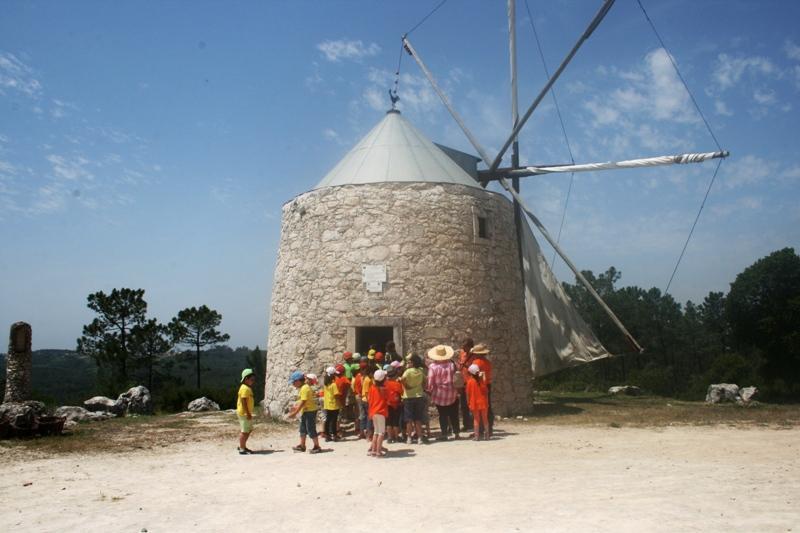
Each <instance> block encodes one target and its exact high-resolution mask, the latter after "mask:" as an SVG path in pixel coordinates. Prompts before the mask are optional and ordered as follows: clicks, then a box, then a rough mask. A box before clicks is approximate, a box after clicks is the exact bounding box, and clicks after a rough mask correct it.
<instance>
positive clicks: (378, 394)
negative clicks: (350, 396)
mask: <svg viewBox="0 0 800 533" xmlns="http://www.w3.org/2000/svg"><path fill="white" fill-rule="evenodd" d="M385 381H386V372H385V371H383V370H376V371H375V374H373V382H372V386H370V388H369V397H368V398H369V399H368V404H369V418H370V420H372V426H373V428H374V432H373V433H372V444H371V445H370V447H369V451H368V452H367V455H372V456H374V457H382V456H384V455H386V451H387V450H386V449H385V448H384V447H383V434H384V433H386V417H387V416H389V406H388V404H387V403H386V387H385V386H384V383H385Z"/></svg>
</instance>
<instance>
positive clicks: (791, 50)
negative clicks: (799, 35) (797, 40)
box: [783, 40, 800, 61]
mask: <svg viewBox="0 0 800 533" xmlns="http://www.w3.org/2000/svg"><path fill="white" fill-rule="evenodd" d="M783 51H784V52H786V57H788V58H789V59H794V60H795V61H800V46H797V45H796V44H794V42H792V41H789V40H787V41H786V42H785V43H784V44H783Z"/></svg>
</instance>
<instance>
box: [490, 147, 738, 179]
mask: <svg viewBox="0 0 800 533" xmlns="http://www.w3.org/2000/svg"><path fill="white" fill-rule="evenodd" d="M729 155H730V152H728V151H727V150H722V151H719V152H703V153H693V154H677V155H662V156H657V157H645V158H641V159H628V160H625V161H606V162H602V163H581V164H577V165H548V166H529V167H523V168H519V169H507V170H503V169H500V170H498V171H497V172H495V173H494V174H493V175H491V176H486V174H482V173H481V172H480V171H479V172H478V175H479V179H482V180H487V181H488V180H492V179H499V178H501V177H510V178H522V177H525V176H538V175H541V174H555V173H559V172H594V171H596V170H617V169H624V168H645V167H660V166H665V165H685V164H688V163H703V162H704V161H710V160H712V159H719V158H725V157H728V156H729Z"/></svg>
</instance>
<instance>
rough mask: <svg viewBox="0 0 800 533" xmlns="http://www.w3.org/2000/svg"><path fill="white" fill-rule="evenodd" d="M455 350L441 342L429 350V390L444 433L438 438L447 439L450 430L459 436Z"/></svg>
mask: <svg viewBox="0 0 800 533" xmlns="http://www.w3.org/2000/svg"><path fill="white" fill-rule="evenodd" d="M454 353H455V352H454V351H453V349H452V348H451V347H450V346H445V345H443V344H439V345H438V346H434V347H433V348H431V349H430V350H428V359H430V360H431V364H430V365H428V387H427V388H428V392H430V394H431V401H432V402H433V405H435V406H436V410H437V411H438V412H439V428H440V429H441V431H442V433H441V435H439V437H438V438H437V440H447V437H448V435H449V434H450V430H451V429H452V431H453V433H455V436H456V438H459V430H458V394H457V392H456V387H455V385H454V384H453V377H454V375H455V373H456V365H455V363H453V354H454Z"/></svg>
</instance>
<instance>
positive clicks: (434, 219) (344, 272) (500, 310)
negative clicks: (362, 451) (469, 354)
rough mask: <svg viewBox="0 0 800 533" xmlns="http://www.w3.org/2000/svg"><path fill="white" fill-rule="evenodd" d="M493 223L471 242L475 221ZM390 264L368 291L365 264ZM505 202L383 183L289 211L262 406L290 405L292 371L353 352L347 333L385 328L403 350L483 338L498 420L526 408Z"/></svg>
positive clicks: (520, 318)
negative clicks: (375, 288)
mask: <svg viewBox="0 0 800 533" xmlns="http://www.w3.org/2000/svg"><path fill="white" fill-rule="evenodd" d="M478 216H481V217H485V218H486V219H487V220H488V237H489V238H487V239H482V238H480V237H478V230H477V217H478ZM375 264H382V265H385V267H386V271H387V282H386V283H385V284H384V287H383V291H382V292H381V293H370V292H368V291H367V290H366V287H365V284H364V283H363V280H362V266H363V265H375ZM519 268H520V266H519V255H518V249H517V241H516V231H515V229H514V215H513V209H512V206H511V203H510V202H509V201H508V200H507V199H506V198H505V197H503V196H501V195H498V194H495V193H491V192H488V191H485V190H482V189H478V188H474V187H466V186H463V185H449V184H429V183H411V184H409V183H403V184H400V183H380V184H364V185H347V186H342V187H331V188H325V189H319V190H315V191H311V192H308V193H305V194H303V195H301V196H298V197H297V198H295V199H294V200H293V201H291V202H289V203H288V204H286V205H284V208H283V221H282V231H281V241H280V249H279V253H278V261H277V266H276V268H275V278H274V284H273V293H272V311H271V319H270V327H269V342H268V353H269V358H268V360H267V382H266V391H265V398H266V404H267V406H268V407H269V409H270V411H271V413H272V414H273V415H274V416H277V415H279V414H280V413H282V412H283V411H285V409H286V407H287V405H288V403H289V402H290V401H292V400H293V399H294V397H295V394H296V393H295V391H294V389H293V388H292V387H291V386H290V385H289V384H288V382H287V379H288V376H289V373H290V372H291V371H292V370H294V369H300V370H303V371H305V372H320V370H321V369H322V368H323V367H324V366H326V365H328V364H330V363H332V362H334V361H335V360H336V361H338V360H340V359H341V353H342V352H343V351H345V350H346V349H350V350H353V348H354V346H353V345H352V343H353V342H354V341H353V339H354V334H353V332H354V325H392V326H395V332H396V334H397V332H399V338H396V339H395V340H396V342H397V341H399V347H401V349H402V350H403V351H404V352H409V351H414V352H416V353H418V354H420V355H422V354H423V351H424V350H427V349H428V348H430V347H431V346H433V345H436V344H439V343H444V344H449V345H452V346H453V347H458V345H459V344H460V342H461V340H462V339H463V338H464V337H465V336H471V337H473V338H474V339H475V342H485V343H486V344H488V345H489V346H490V347H491V349H492V355H491V356H490V357H491V360H492V361H493V363H494V368H495V372H494V375H495V377H494V385H493V397H494V402H493V405H494V407H495V412H496V413H498V414H512V413H517V412H520V411H523V410H525V408H526V406H527V405H529V404H530V398H531V390H532V386H531V385H532V382H531V369H530V359H529V354H528V338H527V337H528V334H527V326H526V321H525V307H524V301H523V297H522V295H523V289H522V281H521V277H520V270H519Z"/></svg>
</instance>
